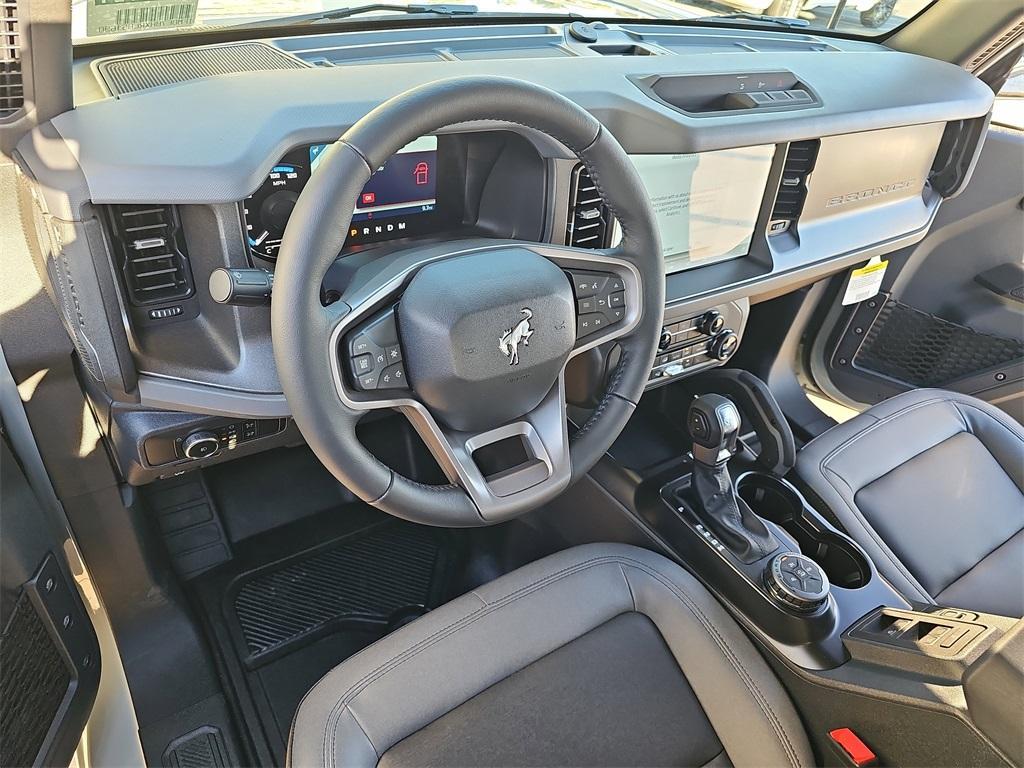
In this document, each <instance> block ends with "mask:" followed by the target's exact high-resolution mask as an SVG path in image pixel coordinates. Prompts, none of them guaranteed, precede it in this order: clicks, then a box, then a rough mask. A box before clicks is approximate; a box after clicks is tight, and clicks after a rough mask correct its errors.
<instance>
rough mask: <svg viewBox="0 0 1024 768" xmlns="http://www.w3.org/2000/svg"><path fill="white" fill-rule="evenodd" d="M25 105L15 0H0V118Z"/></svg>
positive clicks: (10, 114) (12, 113)
mask: <svg viewBox="0 0 1024 768" xmlns="http://www.w3.org/2000/svg"><path fill="white" fill-rule="evenodd" d="M24 105H25V86H24V83H23V82H22V79H21V39H20V34H19V32H18V2H17V0H0V120H6V119H7V118H9V117H11V116H13V115H14V113H16V112H17V111H18V110H20V109H21V108H22V107H23V106H24Z"/></svg>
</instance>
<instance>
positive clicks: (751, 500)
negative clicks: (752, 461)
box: [736, 472, 871, 589]
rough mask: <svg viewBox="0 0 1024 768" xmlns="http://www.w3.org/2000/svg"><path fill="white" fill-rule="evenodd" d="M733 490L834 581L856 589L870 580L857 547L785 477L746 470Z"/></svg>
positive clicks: (866, 567) (868, 569)
mask: <svg viewBox="0 0 1024 768" xmlns="http://www.w3.org/2000/svg"><path fill="white" fill-rule="evenodd" d="M736 492H737V493H738V494H739V496H740V498H741V499H743V500H744V501H745V502H747V504H748V505H749V506H750V508H751V509H752V510H753V511H754V512H755V513H756V514H757V515H759V516H760V517H762V518H764V519H765V520H769V521H770V522H773V523H775V524H776V525H777V526H779V527H780V528H782V529H783V530H784V531H786V533H788V534H789V535H790V536H792V537H793V539H794V540H795V541H796V543H797V544H798V545H799V547H800V551H801V553H803V554H805V555H807V556H808V557H809V558H811V559H812V560H814V561H815V562H816V563H817V564H818V565H820V566H821V568H822V570H824V571H825V575H827V576H828V579H829V581H830V582H832V584H833V585H835V586H837V587H842V588H844V589H859V588H860V587H863V586H866V585H867V583H868V582H869V581H870V580H871V566H870V564H869V563H868V561H867V558H866V557H865V556H864V554H863V553H862V552H861V551H860V550H859V548H858V547H857V546H856V545H855V544H854V543H853V542H852V541H850V540H849V539H847V538H846V537H845V536H843V535H842V534H840V533H838V532H837V531H835V530H834V529H832V528H831V527H830V526H828V525H827V524H826V523H825V522H824V521H823V520H822V519H821V518H820V517H819V516H818V513H817V512H815V511H814V510H813V509H811V508H810V507H808V506H807V504H806V502H805V501H804V498H803V496H801V495H800V493H799V492H798V491H797V490H796V488H794V487H793V486H792V485H790V484H789V483H788V482H786V481H785V480H782V479H781V478H778V477H775V476H774V475H766V474H761V473H759V472H748V473H746V474H744V475H740V477H739V478H737V480H736Z"/></svg>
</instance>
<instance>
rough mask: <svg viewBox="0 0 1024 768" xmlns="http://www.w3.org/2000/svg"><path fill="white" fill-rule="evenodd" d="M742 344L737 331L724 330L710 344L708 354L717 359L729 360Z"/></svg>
mask: <svg viewBox="0 0 1024 768" xmlns="http://www.w3.org/2000/svg"><path fill="white" fill-rule="evenodd" d="M739 345H740V337H739V336H737V335H736V333H735V331H723V332H722V333H720V334H718V335H717V336H715V338H713V339H712V340H711V343H710V344H708V355H709V356H710V357H712V358H714V359H715V360H728V359H729V358H730V357H732V356H733V353H734V352H735V351H736V348H737V347H738V346H739Z"/></svg>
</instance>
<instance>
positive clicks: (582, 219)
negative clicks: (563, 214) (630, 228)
mask: <svg viewBox="0 0 1024 768" xmlns="http://www.w3.org/2000/svg"><path fill="white" fill-rule="evenodd" d="M610 230H611V216H610V214H609V212H608V206H606V205H605V204H604V200H602V199H601V193H600V192H599V191H598V189H597V185H596V184H594V181H593V179H591V178H590V173H589V172H588V171H587V169H586V168H585V167H584V166H583V164H582V163H580V164H579V165H577V166H576V168H575V169H573V172H572V184H571V185H570V188H569V216H568V221H567V222H566V233H565V242H566V244H568V245H573V246H576V247H577V248H604V247H605V246H606V245H607V244H608V235H609V233H610Z"/></svg>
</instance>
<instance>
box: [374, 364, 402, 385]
mask: <svg viewBox="0 0 1024 768" xmlns="http://www.w3.org/2000/svg"><path fill="white" fill-rule="evenodd" d="M408 388H409V385H408V383H407V382H406V380H405V366H404V365H402V364H401V363H395V364H394V365H389V366H388V367H387V368H385V369H384V370H383V371H381V372H380V377H379V378H378V379H377V389H408Z"/></svg>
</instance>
